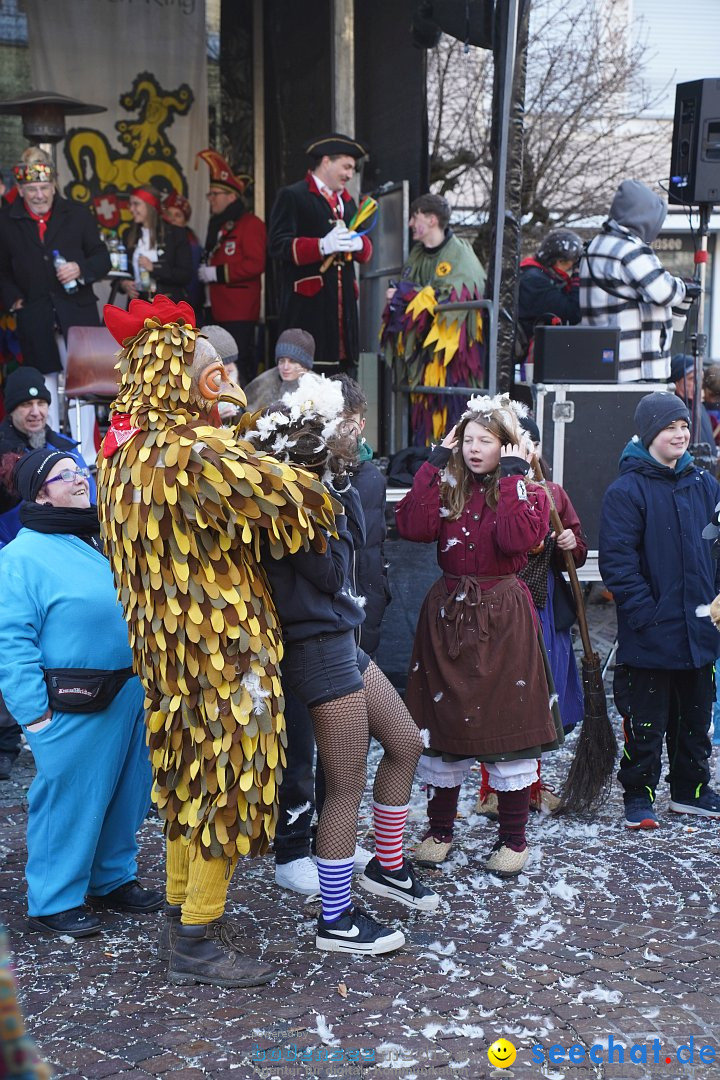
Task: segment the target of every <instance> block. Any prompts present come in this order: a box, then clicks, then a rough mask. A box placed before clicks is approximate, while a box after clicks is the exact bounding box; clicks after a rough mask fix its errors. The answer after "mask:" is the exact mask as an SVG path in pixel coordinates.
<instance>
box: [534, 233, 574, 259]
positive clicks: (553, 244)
mask: <svg viewBox="0 0 720 1080" xmlns="http://www.w3.org/2000/svg"><path fill="white" fill-rule="evenodd" d="M582 249H583V242H582V240H581V239H580V237H579V236H578V234H577V233H576V232H573V231H572V229H553V230H552V232H549V233H548V234H547V236H546V237H545V239H544V240H543V242H542V243H541V245H540V247H539V248H538V250H537V257H538V261H539V262H541V263H543V264H544V265H545V266H554V264H555V263H556V262H557V261H558V259H570V260H572V262H576V261H577V260H578V259H579V258H580V256H581V254H582Z"/></svg>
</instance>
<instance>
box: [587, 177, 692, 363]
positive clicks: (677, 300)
mask: <svg viewBox="0 0 720 1080" xmlns="http://www.w3.org/2000/svg"><path fill="white" fill-rule="evenodd" d="M666 214H667V203H666V202H665V200H664V199H663V198H661V197H660V196H659V195H656V194H655V192H654V191H651V190H650V188H649V187H646V185H645V184H641V183H640V182H639V181H638V180H623V182H622V183H621V184H620V186H619V188H618V189H617V192H616V193H615V197H614V198H613V201H612V205H611V206H610V215H609V217H608V219H607V221H606V222H605V223H604V224H603V226H602V230H601V231H600V232H599V233H598V234H597V236H595V237H594V238H593V239H592V240H591V241H590V243H589V245H588V247H587V249H586V251H585V253H584V255H583V257H582V259H581V260H580V309H581V312H582V323H583V324H584V325H585V326H619V328H620V371H619V381H620V382H632V381H633V380H635V379H653V380H657V381H661V380H667V379H668V378H669V377H670V349H671V342H672V335H673V329H675V330H680V329H682V327H683V326H684V322H685V320H684V314H685V312H686V311H687V310H688V309H689V307H690V304H691V303H692V301H693V299H694V298H695V296H697V294H698V292H699V286H698V285H697V283H696V282H694V281H684V280H683V279H682V278H679V277H674V276H673V275H672V274H671V273H669V272H668V271H667V270H665V268H664V267H663V266H662V264H661V262H660V260H659V259H658V257H657V255H656V254H655V252H654V251H653V250H652V247H651V246H650V245H651V244H652V242H653V241H654V240H655V239H656V238H657V236H658V234H659V232H660V229H661V228H662V225H663V222H664V221H665V215H666Z"/></svg>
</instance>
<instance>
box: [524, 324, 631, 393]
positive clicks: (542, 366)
mask: <svg viewBox="0 0 720 1080" xmlns="http://www.w3.org/2000/svg"><path fill="white" fill-rule="evenodd" d="M534 360H535V370H534V373H533V381H534V382H536V383H543V382H545V383H616V382H617V381H618V367H619V363H620V331H619V330H618V329H617V328H616V327H614V326H536V327H535V352H534Z"/></svg>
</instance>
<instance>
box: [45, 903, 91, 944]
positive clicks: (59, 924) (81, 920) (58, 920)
mask: <svg viewBox="0 0 720 1080" xmlns="http://www.w3.org/2000/svg"><path fill="white" fill-rule="evenodd" d="M28 926H29V927H30V928H31V929H32V930H41V931H42V932H43V933H45V934H58V935H60V936H63V935H67V936H68V937H73V938H86V937H92V936H93V934H99V933H100V930H101V928H102V921H101V920H100V919H99V918H98V917H97V915H96V914H95V912H94V911H90V910H89V908H86V907H85V906H82V907H75V908H70V909H69V910H68V911H58V912H57V914H56V915H28Z"/></svg>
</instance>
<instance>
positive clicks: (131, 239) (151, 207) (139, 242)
mask: <svg viewBox="0 0 720 1080" xmlns="http://www.w3.org/2000/svg"><path fill="white" fill-rule="evenodd" d="M129 205H130V212H131V213H132V216H133V220H132V224H131V225H130V227H129V228H128V230H127V232H126V233H125V246H126V248H127V253H128V264H129V268H130V270H131V272H132V274H133V277H132V278H131V279H126V280H124V281H122V282H121V284H120V288H121V289H122V291H123V292H124V293H126V294H127V296H128V297H129V299H130V300H135V299H136V298H137V297H141V298H142V299H143V300H149V299H151V297H152V296H153V295H154V294H155V293H156V292H160V293H162V294H163V295H164V296H168V297H169V298H170V299H171V300H174V301H175V302H176V303H179V302H180V301H181V300H188V299H189V295H188V290H187V287H188V285H189V284H190V279H191V277H192V252H191V250H190V241H189V239H188V235H187V233H186V231H185V229H181V228H180V227H179V226H177V225H171V224H170V223H169V222H167V221H164V220H163V218H162V217H161V216H160V209H161V202H160V192H159V191H157V190H156V189H155V188H153V187H149V186H146V187H140V188H136V189H135V190H134V191H133V192H132V194H131V195H130V200H129ZM112 300H113V298H112V297H111V300H110V302H111V303H112Z"/></svg>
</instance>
